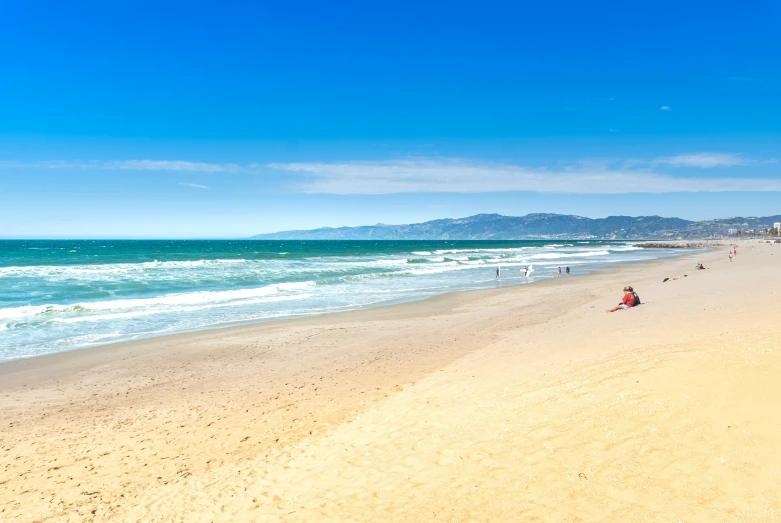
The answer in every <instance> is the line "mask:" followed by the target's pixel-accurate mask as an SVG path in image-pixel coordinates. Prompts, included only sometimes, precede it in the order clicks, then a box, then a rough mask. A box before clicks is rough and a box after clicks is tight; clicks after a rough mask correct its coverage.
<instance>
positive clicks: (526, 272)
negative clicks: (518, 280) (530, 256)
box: [523, 267, 529, 278]
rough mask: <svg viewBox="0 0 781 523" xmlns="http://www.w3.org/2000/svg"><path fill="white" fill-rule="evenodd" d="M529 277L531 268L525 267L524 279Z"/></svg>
mask: <svg viewBox="0 0 781 523" xmlns="http://www.w3.org/2000/svg"><path fill="white" fill-rule="evenodd" d="M528 275H529V267H524V268H523V276H524V278H525V277H526V276H528Z"/></svg>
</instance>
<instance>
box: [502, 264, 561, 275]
mask: <svg viewBox="0 0 781 523" xmlns="http://www.w3.org/2000/svg"><path fill="white" fill-rule="evenodd" d="M501 269H502V267H501V265H497V266H496V277H497V278H499V276H501V272H502V270H501ZM521 272H522V273H523V275H524V277H527V278H528V277H529V275H530V274H531V273H532V272H534V267H532V266H531V265H527V266H526V267H524V268H523V269H521ZM558 276H561V267H559V274H558ZM567 276H569V267H567Z"/></svg>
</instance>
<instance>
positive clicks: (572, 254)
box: [530, 251, 610, 260]
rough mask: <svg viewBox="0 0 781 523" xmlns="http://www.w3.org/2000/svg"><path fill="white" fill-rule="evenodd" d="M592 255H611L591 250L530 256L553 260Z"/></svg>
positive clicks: (535, 258)
mask: <svg viewBox="0 0 781 523" xmlns="http://www.w3.org/2000/svg"><path fill="white" fill-rule="evenodd" d="M591 256H610V253H609V252H608V251H589V252H561V253H554V252H552V253H550V254H547V253H542V254H534V255H532V256H530V258H531V259H533V260H553V259H567V258H588V257H591Z"/></svg>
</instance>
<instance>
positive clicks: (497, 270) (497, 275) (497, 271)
mask: <svg viewBox="0 0 781 523" xmlns="http://www.w3.org/2000/svg"><path fill="white" fill-rule="evenodd" d="M730 256H731V255H730ZM496 277H497V278H498V277H499V266H498V265H497V266H496Z"/></svg>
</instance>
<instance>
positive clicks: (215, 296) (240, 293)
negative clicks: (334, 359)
mask: <svg viewBox="0 0 781 523" xmlns="http://www.w3.org/2000/svg"><path fill="white" fill-rule="evenodd" d="M315 285H316V283H315V282H313V281H305V282H289V283H275V284H272V285H266V286H264V287H257V288H249V289H236V290H229V291H197V292H186V293H176V294H165V295H162V296H157V297H154V298H134V299H124V300H106V301H94V302H83V303H76V304H70V305H60V304H46V305H24V306H21V307H9V308H5V309H0V320H20V319H25V318H31V317H35V316H42V315H46V316H54V315H63V314H68V315H79V314H89V313H95V312H104V311H120V310H129V309H142V308H144V309H145V308H152V309H154V308H155V307H160V306H167V307H170V306H193V305H205V304H212V303H217V304H228V303H230V302H234V301H238V300H248V299H252V298H259V297H263V296H271V295H274V294H277V293H285V292H296V291H304V290H306V289H309V288H311V287H314V286H315Z"/></svg>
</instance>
